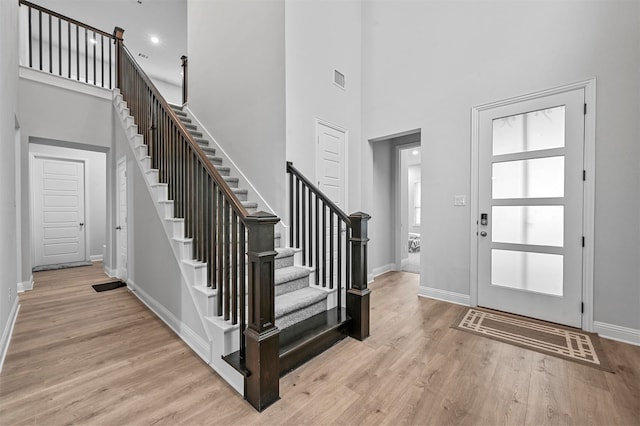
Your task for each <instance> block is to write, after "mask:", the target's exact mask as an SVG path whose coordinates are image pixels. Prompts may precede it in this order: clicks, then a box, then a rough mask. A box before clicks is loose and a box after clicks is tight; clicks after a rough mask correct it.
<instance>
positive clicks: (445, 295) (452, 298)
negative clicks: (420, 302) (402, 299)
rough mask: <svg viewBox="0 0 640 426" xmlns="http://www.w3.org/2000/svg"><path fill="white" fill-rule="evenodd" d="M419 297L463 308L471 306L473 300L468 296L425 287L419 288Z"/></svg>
mask: <svg viewBox="0 0 640 426" xmlns="http://www.w3.org/2000/svg"><path fill="white" fill-rule="evenodd" d="M418 296H420V297H428V298H429V299H436V300H441V301H443V302H449V303H455V304H456V305H462V306H470V305H469V303H470V300H471V299H470V296H469V295H468V294H461V293H455V292H453V291H448V290H441V289H439V288H433V287H423V286H420V287H418Z"/></svg>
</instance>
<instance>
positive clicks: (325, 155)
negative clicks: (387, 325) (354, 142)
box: [316, 122, 347, 285]
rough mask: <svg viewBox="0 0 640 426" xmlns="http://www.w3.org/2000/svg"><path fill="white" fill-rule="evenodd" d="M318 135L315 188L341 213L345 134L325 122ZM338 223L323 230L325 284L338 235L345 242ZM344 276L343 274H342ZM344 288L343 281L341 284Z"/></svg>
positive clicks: (318, 129) (334, 253)
mask: <svg viewBox="0 0 640 426" xmlns="http://www.w3.org/2000/svg"><path fill="white" fill-rule="evenodd" d="M317 135H318V152H317V157H316V158H317V181H318V188H320V190H321V191H322V192H323V193H324V194H325V195H326V196H327V197H329V199H330V200H331V201H332V202H333V203H334V204H335V205H337V206H338V207H340V208H341V209H342V210H344V209H345V152H346V143H347V134H346V131H345V130H342V129H340V128H338V127H337V126H330V125H328V124H325V123H321V122H318V124H317ZM326 218H327V219H326V223H327V225H330V216H329V214H328V209H327V212H326ZM337 222H338V221H337V220H336V219H335V218H334V224H333V229H332V230H331V231H329V229H327V231H326V234H325V241H327V246H326V249H325V250H326V254H325V258H326V265H325V268H324V269H323V278H322V279H323V280H324V281H326V282H327V284H329V279H330V277H329V275H330V270H331V269H330V265H329V263H330V262H329V259H330V258H331V257H333V258H337V256H338V245H337V242H338V232H340V233H341V235H340V238H341V241H345V238H346V235H345V232H346V228H345V225H344V224H343V225H341V227H340V229H338V223H337ZM331 233H333V241H334V247H333V250H331V247H330V242H331ZM342 256H343V259H342V263H341V265H342V267H343V269H344V265H345V264H346V261H345V259H344V256H345V253H344V250H343V253H342ZM343 274H344V271H343ZM337 275H338V270H337V268H334V272H333V282H334V283H337V281H338V277H337ZM341 282H342V283H343V285H344V283H345V280H344V279H343V280H342V281H341Z"/></svg>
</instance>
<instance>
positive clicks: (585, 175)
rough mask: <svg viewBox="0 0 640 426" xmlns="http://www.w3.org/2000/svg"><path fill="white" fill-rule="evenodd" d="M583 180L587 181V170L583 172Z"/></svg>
mask: <svg viewBox="0 0 640 426" xmlns="http://www.w3.org/2000/svg"><path fill="white" fill-rule="evenodd" d="M582 180H583V181H585V180H587V171H586V170H583V171H582Z"/></svg>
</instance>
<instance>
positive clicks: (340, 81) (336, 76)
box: [333, 70, 345, 89]
mask: <svg viewBox="0 0 640 426" xmlns="http://www.w3.org/2000/svg"><path fill="white" fill-rule="evenodd" d="M333 84H335V85H336V86H338V87H340V88H342V89H344V88H345V87H344V84H345V81H344V74H342V73H341V72H340V71H338V70H333Z"/></svg>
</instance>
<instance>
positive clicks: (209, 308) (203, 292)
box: [194, 280, 218, 317]
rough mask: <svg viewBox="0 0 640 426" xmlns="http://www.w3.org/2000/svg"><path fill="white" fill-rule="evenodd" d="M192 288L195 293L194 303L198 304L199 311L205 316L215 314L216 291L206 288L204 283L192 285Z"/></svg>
mask: <svg viewBox="0 0 640 426" xmlns="http://www.w3.org/2000/svg"><path fill="white" fill-rule="evenodd" d="M203 281H204V280H203ZM194 289H195V295H196V303H197V304H198V308H199V309H200V312H202V314H203V315H204V316H207V317H212V316H215V315H217V314H218V313H217V312H216V310H217V309H216V301H217V297H218V292H217V291H215V290H212V289H210V288H207V287H206V286H204V285H197V286H194Z"/></svg>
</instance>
